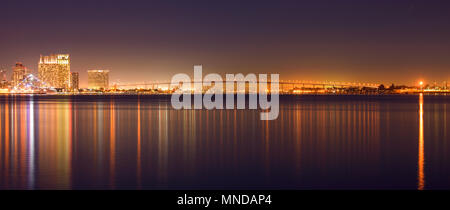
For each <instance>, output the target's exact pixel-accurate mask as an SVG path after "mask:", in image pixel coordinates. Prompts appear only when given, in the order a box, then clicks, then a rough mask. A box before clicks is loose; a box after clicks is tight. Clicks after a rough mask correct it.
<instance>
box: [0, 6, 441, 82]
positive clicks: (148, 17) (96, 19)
mask: <svg viewBox="0 0 450 210" xmlns="http://www.w3.org/2000/svg"><path fill="white" fill-rule="evenodd" d="M51 53H69V54H70V55H71V62H72V63H71V69H72V71H77V72H80V77H81V78H80V80H81V81H80V83H81V86H82V87H85V86H86V85H87V73H86V70H88V69H109V70H110V71H111V72H110V74H111V76H110V77H111V83H114V82H117V81H121V82H135V81H136V82H139V81H150V80H163V79H165V80H169V79H170V78H171V77H172V76H173V75H174V74H176V73H189V74H192V72H193V68H192V65H193V64H203V67H204V73H208V72H217V73H221V74H225V73H237V72H242V73H279V74H280V78H281V79H299V80H321V81H323V80H327V81H329V80H334V81H360V82H376V83H385V84H390V83H392V82H395V83H396V84H415V83H416V82H417V81H418V80H419V79H424V80H425V81H427V82H428V83H432V82H434V81H437V82H438V83H442V82H443V81H444V80H448V81H450V3H449V2H448V1H429V0H424V1H418V0H416V1H415V0H386V1H385V0H372V1H369V0H354V1H347V0H330V1H321V0H314V1H313V0H311V1H300V0H298V1H245V0H240V1H233V0H227V1H219V0H209V1H193V0H180V1H170V0H165V1H134V0H127V1H125V0H124V1H111V0H109V1H96V0H90V1H84V0H77V1H65V0H59V1H46V0H38V1H36V0H29V1H24V0H6V1H1V2H0V66H1V67H4V68H7V69H8V70H9V71H10V72H11V67H12V66H13V65H14V63H15V62H16V61H21V62H23V63H24V65H26V66H27V67H28V68H30V69H32V70H33V71H34V72H37V63H38V60H39V55H40V54H51ZM10 72H9V73H10Z"/></svg>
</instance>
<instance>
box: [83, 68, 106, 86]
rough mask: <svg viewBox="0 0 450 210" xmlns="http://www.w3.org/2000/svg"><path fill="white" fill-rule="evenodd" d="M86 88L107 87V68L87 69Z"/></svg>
mask: <svg viewBox="0 0 450 210" xmlns="http://www.w3.org/2000/svg"><path fill="white" fill-rule="evenodd" d="M88 88H89V89H95V90H99V89H103V90H106V89H108V88H109V70H88Z"/></svg>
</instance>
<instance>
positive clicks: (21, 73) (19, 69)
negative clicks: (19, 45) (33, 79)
mask: <svg viewBox="0 0 450 210" xmlns="http://www.w3.org/2000/svg"><path fill="white" fill-rule="evenodd" d="M29 73H30V72H29V70H28V69H27V68H26V67H25V66H24V65H23V64H22V63H20V62H17V63H16V65H15V66H14V67H13V74H12V78H11V85H12V86H16V85H17V84H19V83H20V82H21V81H22V80H23V79H24V78H25V76H26V75H27V74H29Z"/></svg>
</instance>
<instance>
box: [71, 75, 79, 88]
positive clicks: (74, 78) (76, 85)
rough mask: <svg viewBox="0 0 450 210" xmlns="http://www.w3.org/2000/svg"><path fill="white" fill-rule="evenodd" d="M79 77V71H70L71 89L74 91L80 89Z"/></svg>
mask: <svg viewBox="0 0 450 210" xmlns="http://www.w3.org/2000/svg"><path fill="white" fill-rule="evenodd" d="M79 78H80V77H79V74H78V72H72V73H70V89H72V90H73V91H78V89H79V81H80V80H79Z"/></svg>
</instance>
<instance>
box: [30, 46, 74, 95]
mask: <svg viewBox="0 0 450 210" xmlns="http://www.w3.org/2000/svg"><path fill="white" fill-rule="evenodd" d="M38 73H39V79H40V80H41V81H43V82H44V83H46V85H47V86H49V87H54V88H61V89H69V87H70V58H69V55H68V54H54V55H49V56H42V55H41V58H40V60H39V70H38Z"/></svg>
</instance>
